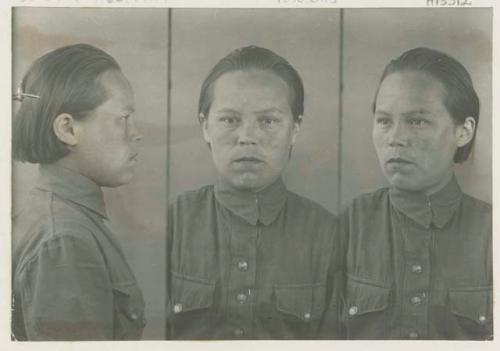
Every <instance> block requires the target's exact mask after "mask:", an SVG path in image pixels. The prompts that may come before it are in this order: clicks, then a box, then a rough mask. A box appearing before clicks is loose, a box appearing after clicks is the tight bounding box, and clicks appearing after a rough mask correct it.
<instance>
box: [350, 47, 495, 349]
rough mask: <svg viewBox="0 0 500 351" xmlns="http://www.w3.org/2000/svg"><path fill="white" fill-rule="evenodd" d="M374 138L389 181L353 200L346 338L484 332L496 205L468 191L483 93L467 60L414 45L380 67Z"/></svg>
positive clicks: (488, 331)
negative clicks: (467, 171)
mask: <svg viewBox="0 0 500 351" xmlns="http://www.w3.org/2000/svg"><path fill="white" fill-rule="evenodd" d="M373 113H374V120H373V143H374V145H375V150H376V152H377V156H378V158H379V162H380V167H381V168H382V171H383V172H384V175H385V177H386V179H387V180H388V182H389V184H390V187H389V188H382V189H379V190H377V191H375V192H373V193H370V194H364V195H361V196H359V197H358V198H356V199H355V200H353V201H352V203H351V205H350V206H349V208H347V210H346V211H345V212H344V214H343V216H342V223H343V225H342V228H343V231H344V232H345V233H346V234H347V235H348V240H347V242H348V250H347V260H346V270H347V275H346V277H347V285H346V286H347V289H346V297H345V300H346V308H345V311H344V312H345V313H344V322H345V326H346V332H347V337H348V338H349V339H411V340H414V339H469V340H470V339H489V338H491V337H492V334H493V301H492V300H493V299H492V298H493V291H492V242H491V241H492V238H491V233H492V227H491V226H492V221H491V219H492V218H491V205H490V204H487V203H485V202H483V201H480V200H478V199H475V198H473V197H471V196H468V195H466V194H464V193H463V192H462V190H461V189H460V186H459V185H458V182H457V180H456V177H455V174H454V166H455V164H457V163H462V162H465V161H466V160H467V158H468V156H469V154H470V153H471V149H472V146H473V144H474V139H475V136H476V130H477V125H478V123H479V99H478V96H477V94H476V91H475V89H474V86H473V84H472V80H471V77H470V75H469V73H468V72H467V70H466V69H465V67H464V66H463V65H462V64H461V63H460V62H458V61H457V60H456V59H454V58H452V57H451V56H449V55H446V54H444V53H441V52H439V51H436V50H432V49H427V48H416V49H412V50H409V51H407V52H405V53H403V54H401V56H399V57H397V58H396V59H394V60H392V61H391V62H390V63H389V64H388V65H387V66H386V68H385V70H384V72H383V74H382V78H381V79H380V83H379V86H378V90H377V93H376V96H375V101H374V104H373Z"/></svg>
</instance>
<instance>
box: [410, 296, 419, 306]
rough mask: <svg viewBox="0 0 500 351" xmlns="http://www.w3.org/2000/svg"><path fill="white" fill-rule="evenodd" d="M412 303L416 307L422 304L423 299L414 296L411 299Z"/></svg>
mask: <svg viewBox="0 0 500 351" xmlns="http://www.w3.org/2000/svg"><path fill="white" fill-rule="evenodd" d="M410 301H411V303H412V304H414V305H420V303H422V298H421V297H420V296H413V297H412V298H411V299H410Z"/></svg>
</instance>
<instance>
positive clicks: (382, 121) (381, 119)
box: [375, 117, 391, 126]
mask: <svg viewBox="0 0 500 351" xmlns="http://www.w3.org/2000/svg"><path fill="white" fill-rule="evenodd" d="M375 121H376V122H377V124H380V125H381V126H388V125H389V124H390V123H391V120H390V119H389V118H385V117H378V118H376V119H375Z"/></svg>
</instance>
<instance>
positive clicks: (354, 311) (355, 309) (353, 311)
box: [349, 306, 358, 316]
mask: <svg viewBox="0 0 500 351" xmlns="http://www.w3.org/2000/svg"><path fill="white" fill-rule="evenodd" d="M356 314H358V306H351V307H349V315H350V316H354V315H356Z"/></svg>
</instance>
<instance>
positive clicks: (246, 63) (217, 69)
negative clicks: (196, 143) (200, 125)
mask: <svg viewBox="0 0 500 351" xmlns="http://www.w3.org/2000/svg"><path fill="white" fill-rule="evenodd" d="M251 69H261V70H269V71H271V72H273V73H275V74H276V75H278V76H279V77H280V78H281V79H283V80H284V81H285V82H286V84H287V86H288V89H289V92H290V97H289V101H290V108H291V110H292V114H293V117H294V120H295V121H296V122H298V121H299V116H302V114H303V113H304V85H303V83H302V79H301V78H300V75H299V73H298V72H297V71H296V70H295V68H293V67H292V65H290V64H289V63H288V61H286V60H285V59H284V58H283V57H281V56H279V55H277V54H275V53H274V52H272V51H271V50H268V49H265V48H261V47H258V46H247V47H244V48H240V49H236V50H234V51H232V52H231V53H229V54H228V55H227V56H225V57H224V58H222V59H221V60H220V61H219V62H217V64H216V65H215V66H214V67H213V68H212V70H211V71H210V73H208V76H207V77H206V78H205V81H204V82H203V84H202V86H201V91H200V99H199V102H198V114H201V113H203V114H204V115H205V116H208V113H209V111H210V106H211V104H212V99H213V96H212V90H213V89H212V88H213V84H214V82H215V81H216V80H217V79H218V78H219V77H220V76H222V75H223V74H225V73H228V72H231V71H245V70H251Z"/></svg>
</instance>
